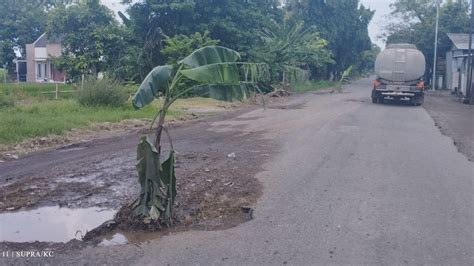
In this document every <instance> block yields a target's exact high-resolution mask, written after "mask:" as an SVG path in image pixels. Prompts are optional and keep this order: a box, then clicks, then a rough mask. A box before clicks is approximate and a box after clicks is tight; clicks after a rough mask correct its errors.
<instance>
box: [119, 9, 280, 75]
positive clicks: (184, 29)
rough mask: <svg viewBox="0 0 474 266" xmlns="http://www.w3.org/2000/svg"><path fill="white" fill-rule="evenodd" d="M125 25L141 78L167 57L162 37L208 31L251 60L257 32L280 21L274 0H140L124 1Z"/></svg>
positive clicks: (162, 62)
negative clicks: (137, 50) (138, 51)
mask: <svg viewBox="0 0 474 266" xmlns="http://www.w3.org/2000/svg"><path fill="white" fill-rule="evenodd" d="M125 2H126V3H129V4H130V6H129V8H128V9H127V14H128V16H129V21H128V25H129V27H130V29H131V30H132V32H133V33H134V35H135V36H136V38H137V44H136V45H137V46H138V47H140V49H141V50H142V54H141V56H140V60H141V61H142V64H141V65H142V67H141V69H140V74H141V76H142V78H143V77H144V76H145V75H146V74H147V73H148V72H149V71H150V70H151V69H152V67H153V66H155V65H157V64H164V63H165V62H166V61H167V58H166V57H165V56H164V55H163V54H162V53H161V51H160V50H161V49H162V48H163V44H164V42H163V40H164V39H166V38H167V37H166V36H176V35H180V34H182V35H186V36H191V35H192V34H194V33H195V32H205V31H209V37H210V38H211V39H215V40H220V42H219V44H220V45H223V46H225V47H229V48H231V49H234V50H238V51H240V53H241V55H242V57H243V58H245V59H251V58H252V57H251V50H252V49H254V48H255V47H257V44H259V43H260V42H261V39H260V38H259V31H260V29H261V28H262V27H263V26H264V25H267V24H268V23H270V22H271V20H276V21H281V20H282V18H283V12H282V10H281V9H279V8H277V6H278V1H277V0H258V1H245V0H238V1H236V0H144V1H140V2H133V1H125Z"/></svg>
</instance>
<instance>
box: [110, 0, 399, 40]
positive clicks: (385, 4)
mask: <svg viewBox="0 0 474 266" xmlns="http://www.w3.org/2000/svg"><path fill="white" fill-rule="evenodd" d="M101 1H102V3H103V4H104V5H106V6H107V7H108V8H110V9H112V10H113V11H114V12H118V11H122V12H124V11H125V6H123V5H121V4H120V0H101ZM394 1H395V0H360V2H361V3H362V4H363V5H364V6H366V7H370V8H371V9H372V10H374V9H375V15H374V18H373V19H372V21H371V23H370V25H369V35H370V39H371V40H372V42H374V43H376V44H377V45H378V46H380V47H381V48H384V47H385V44H384V43H383V41H382V40H379V39H378V38H377V36H378V35H380V33H381V32H382V29H383V26H384V25H386V23H387V15H389V14H390V4H391V3H393V2H394Z"/></svg>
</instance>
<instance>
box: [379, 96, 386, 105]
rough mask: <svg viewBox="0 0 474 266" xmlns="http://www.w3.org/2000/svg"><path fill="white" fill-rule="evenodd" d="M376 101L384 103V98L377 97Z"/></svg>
mask: <svg viewBox="0 0 474 266" xmlns="http://www.w3.org/2000/svg"><path fill="white" fill-rule="evenodd" d="M377 102H378V103H380V104H384V103H385V99H384V98H383V97H379V98H378V99H377Z"/></svg>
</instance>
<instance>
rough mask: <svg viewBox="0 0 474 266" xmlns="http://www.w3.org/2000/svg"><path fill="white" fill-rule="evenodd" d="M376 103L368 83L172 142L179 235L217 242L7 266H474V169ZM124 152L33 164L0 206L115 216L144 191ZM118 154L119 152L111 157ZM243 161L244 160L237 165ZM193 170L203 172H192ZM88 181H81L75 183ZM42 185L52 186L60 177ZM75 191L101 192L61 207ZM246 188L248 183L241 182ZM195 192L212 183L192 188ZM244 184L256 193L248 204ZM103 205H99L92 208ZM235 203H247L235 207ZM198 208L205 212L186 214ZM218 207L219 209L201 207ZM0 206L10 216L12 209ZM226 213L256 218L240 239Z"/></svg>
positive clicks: (447, 142) (426, 129)
mask: <svg viewBox="0 0 474 266" xmlns="http://www.w3.org/2000/svg"><path fill="white" fill-rule="evenodd" d="M370 90H371V84H370V81H369V80H368V79H363V80H360V81H357V82H355V83H353V84H351V85H348V86H347V87H346V88H345V92H344V93H334V94H311V93H308V94H305V95H303V96H296V97H294V98H292V102H291V103H288V105H287V106H297V108H283V107H282V108H269V109H267V110H265V111H264V110H261V109H259V110H254V111H251V112H247V113H244V114H241V115H239V116H235V117H228V118H227V119H225V118H224V119H222V118H221V119H216V120H214V121H208V122H205V123H197V124H195V125H191V126H189V127H188V126H187V127H183V128H182V129H176V130H173V133H172V134H174V136H175V139H176V141H177V142H181V144H180V146H179V147H177V150H178V152H181V154H178V160H181V163H180V166H179V167H180V168H178V170H180V171H182V173H181V174H180V173H178V179H180V177H181V180H180V181H179V182H182V183H181V184H180V185H181V186H183V187H182V188H183V190H182V191H181V192H180V193H181V194H182V195H183V197H184V198H183V199H182V200H181V201H179V202H178V203H179V206H178V207H177V210H180V209H181V210H183V209H187V208H195V209H193V210H195V212H188V213H192V215H190V216H189V217H187V218H186V217H182V219H183V224H186V223H187V222H186V221H188V222H189V223H190V224H196V225H199V224H200V223H201V222H200V221H207V222H202V223H201V225H202V226H197V227H196V229H220V230H214V231H203V230H193V231H185V232H170V233H168V234H166V235H162V236H160V237H159V238H156V239H147V241H144V242H138V243H137V242H135V243H130V242H127V241H122V240H123V239H122V240H121V239H120V238H119V237H117V238H116V239H115V238H114V237H113V236H110V237H109V238H108V239H107V240H108V241H116V242H117V243H119V244H118V245H107V244H104V245H98V246H95V245H91V244H90V245H86V246H81V247H80V248H75V249H68V248H63V249H60V250H59V251H57V252H55V254H54V257H53V258H34V259H29V260H28V261H26V260H25V259H17V260H15V259H3V261H2V262H5V264H15V263H18V262H22V263H33V264H34V263H48V264H53V265H54V264H126V265H152V264H156V263H159V264H161V265H167V264H170V265H190V264H193V265H195V264H199V265H210V264H211V265H212V264H231V265H274V264H294V265H311V264H322V265H326V264H337V265H340V264H377V265H394V264H395V265H399V264H410V265H412V264H439V265H472V264H473V257H474V254H473V249H472V243H473V239H474V238H473V237H474V236H473V232H474V228H473V227H474V225H473V222H472V221H473V220H474V216H473V215H474V211H473V210H474V202H473V200H472V195H473V193H474V189H473V173H474V163H473V162H470V161H469V160H468V159H467V157H466V156H465V155H463V154H462V153H459V152H458V150H457V148H456V147H455V146H454V145H453V140H452V139H450V138H449V137H447V136H444V135H443V134H442V133H441V132H440V130H439V129H438V128H437V127H436V126H435V122H434V121H433V119H432V118H431V117H430V116H429V114H428V113H427V112H426V110H425V109H424V108H422V107H413V106H405V105H395V104H393V105H379V104H372V103H371V102H370ZM193 127H196V129H192V128H193ZM186 132H188V133H186ZM175 133H176V134H175ZM124 138H128V140H127V139H123V140H121V139H117V140H111V141H110V145H103V146H102V147H101V146H98V147H99V148H97V150H95V149H96V148H94V147H93V148H92V151H96V153H94V152H91V153H88V155H84V156H83V157H84V158H82V159H81V158H76V159H74V160H72V162H69V163H65V162H64V161H67V160H63V162H62V163H50V164H47V166H45V167H40V166H41V163H39V162H38V163H37V164H36V166H33V165H32V164H31V166H30V164H28V163H25V164H22V161H23V162H26V161H24V160H19V161H16V162H9V163H7V164H6V165H0V169H2V171H4V173H5V172H7V175H6V176H5V177H4V176H2V177H4V178H3V179H2V182H3V183H2V184H3V185H2V197H3V198H4V199H5V196H4V195H6V196H7V198H8V197H15V194H11V196H9V195H10V194H5V193H24V195H26V194H27V193H31V192H35V190H34V188H31V187H30V188H28V186H32V185H34V186H38V187H40V186H44V187H47V186H52V187H54V188H53V189H51V191H49V192H47V193H51V197H50V196H46V197H37V198H38V200H36V203H35V204H36V205H41V204H46V205H49V204H60V205H61V204H62V205H64V206H69V207H71V205H72V207H74V206H77V207H86V206H88V205H96V206H99V207H108V208H114V207H116V206H117V205H116V204H119V205H120V204H122V203H123V202H125V201H127V197H133V195H134V192H135V191H133V190H134V189H137V186H136V184H135V183H136V180H135V178H134V174H133V164H134V147H135V144H136V140H137V139H138V138H137V136H125V137H124ZM120 143H122V144H120ZM125 143H126V144H125ZM99 144H100V143H98V144H97V145H99ZM95 145H96V144H94V146H95ZM114 145H118V147H120V148H118V147H117V149H115V150H114V149H113V148H110V147H113V146H114ZM127 145H128V146H127ZM177 146H178V145H177ZM101 149H103V151H101ZM107 149H112V150H107ZM55 152H57V151H55ZM74 153H75V154H80V153H81V151H76V152H74ZM55 154H56V153H55ZM208 154H214V155H212V156H211V155H208ZM43 156H45V155H43ZM77 156H79V155H77ZM94 156H98V157H97V158H99V159H95V158H96V157H94ZM202 156H204V157H202ZM234 156H235V157H234ZM241 156H245V157H248V158H250V159H249V160H247V159H245V160H242V162H243V163H239V158H242V157H241ZM60 157H61V156H60V155H57V158H60ZM86 157H87V159H85V158H86ZM196 158H197V159H196ZM196 160H197V161H200V162H208V163H207V165H206V166H205V165H203V164H202V163H199V165H197V164H196V165H194V166H193V162H194V161H196ZM264 162H265V163H264ZM15 163H16V164H17V165H16V166H15V165H13V164H15ZM262 163H264V164H263V165H262V166H261V164H262ZM216 164H217V165H216ZM65 165H66V166H65ZM107 165H109V166H107ZM215 165H216V166H215ZM28 167H30V168H31V169H37V170H36V171H35V173H34V175H35V176H36V178H42V179H43V181H42V182H39V183H38V182H34V181H33V180H34V178H33V177H30V175H31V174H32V173H27V172H28V171H26V170H22V169H21V168H28ZM213 167H215V168H213ZM234 167H236V168H235V169H234ZM45 168H46V169H45ZM5 169H7V170H8V171H6V170H5ZM52 169H55V170H52ZM80 169H82V171H84V173H81V174H80V176H77V177H76V176H75V175H76V174H78V173H79V172H78V171H80ZM88 169H92V170H91V171H90V172H89V171H88ZM100 169H106V170H102V171H101V170H100ZM259 169H261V170H262V171H259ZM15 171H16V172H15ZM43 171H45V172H44V174H43ZM48 171H50V172H49V173H51V171H53V172H54V173H57V175H54V176H53V177H52V176H51V174H48ZM109 171H110V172H109ZM232 171H233V172H232ZM97 172H99V173H100V174H101V175H102V177H103V178H101V180H103V182H104V184H103V185H101V184H98V182H99V181H97V182H96V181H87V180H98V179H97V178H96V177H94V176H90V175H93V174H94V173H97ZM257 172H258V173H257ZM8 173H10V174H8ZM184 173H186V174H184ZM122 176H123V177H122ZM125 176H129V178H130V180H128V179H127V178H125ZM246 176H248V178H246ZM117 177H119V178H118V179H117ZM75 178H82V179H84V180H86V181H85V182H76V183H77V184H81V185H80V186H81V188H79V189H84V190H88V191H90V189H88V188H86V187H84V188H83V187H82V186H94V187H95V189H97V191H94V192H93V193H92V195H91V196H88V197H85V196H84V195H77V194H75V193H73V192H71V193H69V192H68V193H69V194H68V193H66V192H65V191H70V190H68V189H65V190H64V189H63V186H66V188H67V186H68V185H67V184H71V182H69V183H68V182H63V181H64V180H66V181H70V179H75ZM208 179H209V180H211V181H209V182H208V181H207V180H208ZM241 179H242V180H243V181H245V182H244V183H242V182H239V180H241ZM15 180H25V181H23V186H18V187H10V188H9V189H5V187H7V186H13V184H14V183H15ZM190 180H204V181H203V183H199V184H201V185H198V183H194V182H197V181H190ZM216 180H217V181H216ZM58 182H59V183H58ZM127 182H128V183H127ZM186 182H191V184H189V185H188V184H187V183H186ZM215 182H219V184H221V185H219V186H217V185H216V183H215ZM72 183H73V184H75V183H74V182H72ZM185 183H186V184H185ZM51 184H53V185H51ZM54 184H55V185H54ZM65 184H66V185H65ZM192 184H195V185H194V186H201V187H200V188H199V189H196V191H197V192H198V193H193V192H186V191H187V189H186V190H184V188H185V187H186V188H191V187H193V186H192ZM202 184H207V186H204V185H202ZM248 184H250V185H249V186H250V187H251V188H254V189H255V191H250V192H248V191H249V190H248V187H247V188H245V186H247V185H248ZM78 186H79V185H78ZM216 187H220V188H223V187H232V188H236V189H235V192H233V193H227V192H226V191H228V190H223V192H221V195H222V196H221V197H216V196H215V195H216V194H219V192H216V191H214V189H216ZM22 189H25V190H26V191H22ZM113 189H116V190H117V191H119V193H117V195H115V196H113V195H111V194H110V191H111V190H113ZM261 189H263V190H262V193H260V190H261ZM15 191H16V192H15ZM55 191H56V192H55ZM73 191H74V190H73ZM107 191H108V192H107ZM189 191H191V189H190V190H189ZM232 191H233V190H232ZM45 193H46V192H45ZM101 193H104V194H103V195H104V196H100V197H97V196H96V195H101ZM187 193H189V194H187ZM206 193H207V194H208V196H205V195H206ZM239 193H241V194H239ZM59 194H60V195H70V196H69V197H70V199H68V200H66V199H61V196H56V195H59ZM105 195H108V196H105ZM186 195H194V196H197V195H199V197H200V198H194V196H186ZM258 195H261V196H260V197H259V198H258V200H257V197H258ZM203 197H204V198H203ZM16 198H17V199H19V198H20V197H19V196H18V197H16ZM45 199H47V200H45ZM186 199H188V200H186ZM226 199H231V200H226ZM235 199H240V201H238V202H237V203H235V202H236V200H235ZM249 199H250V200H249ZM252 199H253V200H252ZM183 200H184V201H183ZM195 201H199V202H201V203H202V204H199V206H195V207H189V206H188V205H187V204H190V203H193V202H195ZM77 202H81V203H77ZM215 202H225V204H222V205H218V206H211V207H212V208H206V207H205V206H209V204H213V203H215ZM2 203H3V204H4V205H3V206H4V207H2V209H3V210H5V209H6V207H7V206H10V205H11V204H12V203H11V202H10V201H5V200H2ZM8 204H10V205H8ZM227 204H236V205H231V206H235V207H243V206H244V205H250V206H253V207H254V208H253V212H252V213H253V215H252V216H253V219H252V220H250V221H248V222H246V223H242V224H240V225H238V226H234V227H231V226H222V225H225V224H226V223H225V222H223V221H224V220H225V219H224V218H223V217H224V216H225V215H223V214H222V212H221V213H214V212H212V211H210V210H216V209H217V210H219V208H220V209H221V210H224V209H229V207H226V206H229V205H227ZM190 206H193V205H192V204H191V205H190ZM10 207H15V206H10ZM230 209H232V208H230ZM239 209H241V208H239ZM206 210H207V211H206ZM234 210H235V209H234ZM196 213H197V214H199V215H202V216H199V215H195V214H196ZM220 216H222V217H220ZM193 217H194V218H193ZM195 217H216V218H215V219H214V218H213V219H204V218H199V219H197V218H195ZM219 217H220V218H219ZM228 217H236V216H232V215H231V214H229V216H228ZM209 221H212V222H209ZM236 224H237V223H234V224H233V225H236ZM219 225H221V226H219ZM228 225H229V224H228ZM114 239H115V240H114ZM12 246H13V245H10V246H7V247H10V248H11V247H12ZM13 247H15V246H13ZM3 249H4V248H3Z"/></svg>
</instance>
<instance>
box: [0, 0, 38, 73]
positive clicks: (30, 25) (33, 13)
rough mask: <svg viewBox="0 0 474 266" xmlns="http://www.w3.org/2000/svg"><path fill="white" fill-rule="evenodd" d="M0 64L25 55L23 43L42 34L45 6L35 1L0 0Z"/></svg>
mask: <svg viewBox="0 0 474 266" xmlns="http://www.w3.org/2000/svg"><path fill="white" fill-rule="evenodd" d="M0 24H1V27H0V64H1V65H3V64H4V63H8V64H9V68H10V69H13V64H12V60H13V59H15V58H16V54H15V51H16V52H17V53H18V54H19V55H20V57H23V58H24V57H25V45H26V44H27V43H31V42H33V41H35V40H36V39H37V38H38V37H39V36H40V35H41V34H43V32H44V29H45V25H46V6H44V5H41V4H39V2H37V1H28V0H2V1H0Z"/></svg>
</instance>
